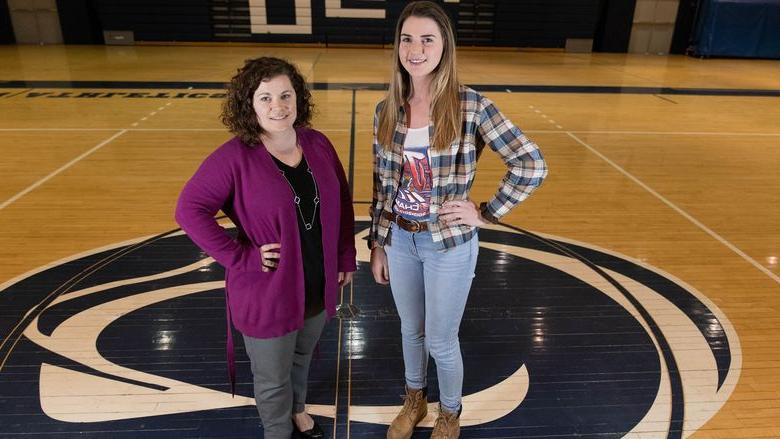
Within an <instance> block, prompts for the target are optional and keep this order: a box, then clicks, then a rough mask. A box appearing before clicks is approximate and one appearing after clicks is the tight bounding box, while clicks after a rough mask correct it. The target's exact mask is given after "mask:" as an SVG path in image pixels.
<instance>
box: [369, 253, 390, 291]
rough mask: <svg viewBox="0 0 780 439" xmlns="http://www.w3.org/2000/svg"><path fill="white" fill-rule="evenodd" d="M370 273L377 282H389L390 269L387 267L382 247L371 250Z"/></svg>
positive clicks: (383, 283) (385, 255)
mask: <svg viewBox="0 0 780 439" xmlns="http://www.w3.org/2000/svg"><path fill="white" fill-rule="evenodd" d="M371 273H372V274H373V275H374V280H375V281H376V283H378V284H382V285H387V284H389V283H390V270H389V269H388V267H387V254H386V253H385V249H383V248H382V247H375V248H374V249H373V250H371Z"/></svg>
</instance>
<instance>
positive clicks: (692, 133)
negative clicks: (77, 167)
mask: <svg viewBox="0 0 780 439" xmlns="http://www.w3.org/2000/svg"><path fill="white" fill-rule="evenodd" d="M122 129H124V130H126V131H224V132H227V129H225V128H0V132H2V131H119V130H122ZM319 130H320V131H327V132H337V133H345V132H348V131H350V130H349V129H346V128H332V129H331V128H327V129H325V128H322V127H320V128H319ZM523 132H524V133H561V134H567V133H577V134H627V135H640V136H641V135H648V136H652V135H663V136H757V137H780V133H755V132H745V133H739V132H725V131H724V132H718V131H621V130H612V131H611V130H565V129H558V130H523Z"/></svg>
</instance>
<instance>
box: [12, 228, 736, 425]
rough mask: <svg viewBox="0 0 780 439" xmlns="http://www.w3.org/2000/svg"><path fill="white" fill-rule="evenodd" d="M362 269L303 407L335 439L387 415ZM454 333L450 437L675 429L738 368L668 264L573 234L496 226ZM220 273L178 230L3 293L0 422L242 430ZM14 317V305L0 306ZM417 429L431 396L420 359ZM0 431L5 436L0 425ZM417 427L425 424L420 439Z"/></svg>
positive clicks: (374, 310)
mask: <svg viewBox="0 0 780 439" xmlns="http://www.w3.org/2000/svg"><path fill="white" fill-rule="evenodd" d="M367 227H368V223H367V222H366V221H365V219H362V220H359V221H358V223H357V225H356V235H355V237H356V241H358V242H357V248H358V260H359V268H358V273H356V276H355V281H354V283H353V285H352V287H351V288H349V289H345V290H344V293H343V300H344V302H352V303H353V304H354V305H357V306H358V307H359V308H360V314H359V315H358V316H357V317H356V318H354V319H350V320H343V321H339V320H336V319H334V320H332V321H331V322H330V323H329V324H328V325H327V327H326V329H325V332H324V333H323V336H322V339H321V341H320V348H319V354H318V355H317V356H316V357H315V360H314V362H313V365H312V370H311V374H310V390H309V403H310V405H309V410H310V412H311V413H313V414H315V415H317V416H318V419H319V420H320V423H321V424H322V425H323V426H325V427H326V429H329V430H331V431H332V432H333V433H332V434H333V435H334V436H335V437H347V435H348V433H349V434H350V435H363V436H365V437H375V436H376V437H380V436H383V435H384V431H385V430H386V428H387V427H386V426H387V424H388V423H389V422H390V421H391V420H392V418H393V417H394V416H395V414H396V413H397V411H398V409H399V408H400V405H399V404H400V400H399V398H398V394H399V393H400V392H401V391H402V386H403V360H402V355H401V342H400V334H399V331H400V329H399V322H398V317H397V314H396V313H395V308H394V305H393V301H392V296H391V294H390V291H389V289H388V288H387V287H384V286H379V285H377V284H375V283H374V282H373V280H372V278H371V274H370V270H369V269H368V264H367V262H368V252H367V250H364V249H365V245H364V243H363V242H362V240H363V239H364V238H365V236H366V234H367ZM479 238H480V257H479V261H478V264H477V269H476V273H477V276H476V278H475V281H474V284H473V287H472V291H471V294H470V297H469V302H468V305H467V309H466V312H465V315H464V318H463V323H462V326H461V334H460V336H461V345H462V352H463V357H464V367H465V382H464V411H463V414H462V416H461V425H462V426H463V436H464V437H470V436H469V434H470V433H469V431H470V430H473V435H475V436H479V437H521V436H556V435H557V436H563V437H565V436H578V435H599V437H623V436H626V435H631V434H636V435H639V434H640V433H641V437H664V438H666V437H683V436H685V435H687V434H689V433H690V432H693V431H695V430H696V429H698V428H699V427H700V426H702V425H703V424H704V423H705V422H706V421H707V420H708V419H710V418H711V417H712V416H713V415H714V414H715V413H716V412H717V411H718V410H719V408H720V407H721V406H722V405H723V404H724V403H725V401H726V399H727V398H728V397H729V395H730V394H731V392H732V390H733V388H734V386H735V385H736V382H737V380H738V377H739V369H740V367H741V364H740V358H741V355H740V348H739V340H738V338H737V335H736V333H735V332H734V330H733V327H732V326H731V324H730V323H729V322H728V320H727V319H726V317H725V316H724V315H723V313H721V312H720V310H718V309H717V307H715V306H714V305H713V304H712V303H711V302H710V301H709V300H708V299H707V298H706V297H705V296H704V295H702V294H701V293H699V292H697V291H695V290H694V289H693V288H692V287H690V286H688V285H686V284H685V283H684V282H683V281H681V280H680V279H676V278H674V277H673V276H671V275H669V274H668V273H664V272H662V271H660V270H658V269H656V268H653V267H651V266H648V265H647V264H644V263H642V262H640V261H635V260H631V259H629V258H627V257H625V256H621V255H618V254H616V253H613V252H610V251H607V250H604V249H598V248H594V247H593V246H590V245H586V244H583V243H577V242H572V241H569V240H565V239H561V238H556V237H550V236H544V237H540V236H536V235H533V234H526V233H521V232H518V231H516V230H512V229H510V228H506V227H502V226H495V227H491V228H489V229H482V230H481V231H480V237H479ZM223 276H224V271H223V270H222V268H221V267H220V266H219V265H217V264H216V263H214V261H213V260H212V259H211V258H208V257H207V255H205V254H203V253H202V252H201V251H200V250H199V249H198V248H197V247H195V246H194V245H193V244H192V243H191V242H190V241H189V239H188V238H187V237H186V236H184V235H183V234H181V233H180V232H178V233H171V234H166V235H162V236H159V237H155V238H151V239H144V240H137V241H134V242H126V243H122V244H120V245H116V246H110V247H105V248H102V249H97V250H95V251H92V252H88V253H84V254H80V255H77V256H74V257H72V258H69V259H68V260H65V261H60V262H58V263H56V264H52V265H50V266H47V267H43V268H41V269H38V270H35V271H33V272H31V273H28V274H26V275H24V276H21V277H19V278H17V279H14V280H12V281H9V282H7V283H6V284H5V285H4V286H3V287H2V288H1V289H0V305H2V306H0V308H2V309H3V310H5V312H4V313H3V315H2V316H0V330H2V332H0V334H3V335H7V334H10V335H8V336H6V337H5V338H3V339H2V345H0V361H2V363H0V364H2V366H1V368H0V401H2V402H3V408H4V412H5V413H6V414H7V415H14V414H19V415H22V414H24V416H20V417H14V416H2V417H0V430H2V431H4V432H9V433H20V434H21V433H28V434H29V433H39V434H46V433H51V434H52V435H61V434H65V433H70V432H116V433H117V434H118V433H119V432H133V433H132V434H134V435H137V436H144V435H145V434H148V435H149V436H154V435H160V434H163V433H162V432H165V433H164V435H165V437H184V436H187V437H192V436H199V437H226V436H235V437H240V436H245V437H246V436H252V435H257V432H258V429H259V427H258V422H259V421H258V419H257V414H256V411H255V410H254V400H253V399H252V385H251V382H252V380H251V374H250V371H249V366H248V361H247V360H246V358H245V357H243V347H242V346H241V345H240V341H241V338H240V336H238V337H236V341H237V342H239V346H238V347H237V353H238V358H239V360H240V361H239V363H238V372H239V376H238V388H237V395H236V396H235V397H232V396H231V395H230V390H229V386H228V384H227V378H226V364H225V359H224V338H225V327H226V325H225V313H224V296H223V290H222V288H223V287H224V282H223ZM9 310H12V312H10V314H9ZM429 376H430V379H429V380H430V387H431V391H430V395H429V396H430V398H429V400H430V401H431V410H430V411H429V412H430V414H429V418H428V419H426V420H425V421H424V422H423V423H422V424H421V425H422V426H423V427H426V426H431V425H432V421H433V416H434V414H435V410H434V406H435V401H436V399H437V392H436V389H435V388H436V371H435V365H434V364H433V362H431V370H430V374H429ZM3 424H5V425H3ZM423 431H424V430H423Z"/></svg>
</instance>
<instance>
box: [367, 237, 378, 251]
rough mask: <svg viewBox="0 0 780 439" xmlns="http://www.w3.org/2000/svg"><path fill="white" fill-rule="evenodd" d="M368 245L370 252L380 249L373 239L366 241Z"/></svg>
mask: <svg viewBox="0 0 780 439" xmlns="http://www.w3.org/2000/svg"><path fill="white" fill-rule="evenodd" d="M366 245H368V249H369V250H373V249H375V248H377V247H379V244H377V243H376V241H374V240H373V239H367V240H366Z"/></svg>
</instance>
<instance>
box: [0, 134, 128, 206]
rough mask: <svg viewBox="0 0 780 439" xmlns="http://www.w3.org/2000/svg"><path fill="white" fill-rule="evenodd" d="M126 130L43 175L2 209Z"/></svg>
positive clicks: (7, 202)
mask: <svg viewBox="0 0 780 439" xmlns="http://www.w3.org/2000/svg"><path fill="white" fill-rule="evenodd" d="M126 132H127V130H122V131H120V132H118V133H116V134H114V135H113V136H111V137H109V138H108V139H106V140H104V141H102V142H100V143H99V144H97V145H96V146H94V147H92V148H91V149H90V150H89V151H86V152H84V153H82V154H81V155H79V156H78V157H76V158H74V159H73V160H71V161H69V162H68V163H66V164H64V165H62V166H60V167H59V168H57V169H56V170H54V171H52V172H51V173H49V175H47V176H45V177H43V178H42V179H40V180H38V181H36V182H35V183H33V184H32V185H30V186H28V187H27V188H26V189H24V190H22V191H21V192H19V193H17V194H16V195H14V196H13V197H11V198H9V199H8V200H6V201H4V202H3V204H0V210H3V209H5V208H6V207H7V206H9V205H10V204H11V203H13V202H14V201H16V200H18V199H19V198H22V197H23V196H25V195H27V194H28V193H30V192H31V191H33V190H35V188H37V187H38V186H40V185H42V184H44V183H46V182H47V181H49V180H51V179H52V178H54V177H55V176H56V175H57V174H59V173H60V172H62V171H64V170H66V169H68V168H70V167H71V166H73V165H75V164H76V163H78V162H79V161H80V160H81V159H83V158H84V157H87V156H88V155H90V154H92V153H93V152H95V151H97V150H99V149H100V148H102V147H104V146H105V145H107V144H109V143H111V141H113V140H114V139H116V138H117V137H119V136H121V135H122V134H124V133H126Z"/></svg>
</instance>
